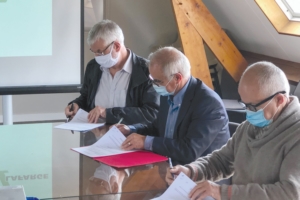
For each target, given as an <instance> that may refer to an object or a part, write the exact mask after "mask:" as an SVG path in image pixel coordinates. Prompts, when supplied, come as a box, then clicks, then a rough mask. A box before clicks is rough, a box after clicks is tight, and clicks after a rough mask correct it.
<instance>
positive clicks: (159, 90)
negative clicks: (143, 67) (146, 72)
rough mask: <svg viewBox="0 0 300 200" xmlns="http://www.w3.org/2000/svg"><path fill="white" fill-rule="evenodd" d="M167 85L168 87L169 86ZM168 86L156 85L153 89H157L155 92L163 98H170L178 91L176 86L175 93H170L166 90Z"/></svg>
mask: <svg viewBox="0 0 300 200" xmlns="http://www.w3.org/2000/svg"><path fill="white" fill-rule="evenodd" d="M171 80H172V79H171ZM171 80H170V81H169V82H168V83H167V85H168V84H169V83H170V82H171ZM167 85H166V86H167ZM166 86H157V85H155V84H153V88H154V89H155V91H156V92H157V93H158V94H159V95H161V96H169V95H173V94H174V93H175V90H176V89H177V86H178V85H176V88H175V89H174V91H173V92H168V91H167V89H166Z"/></svg>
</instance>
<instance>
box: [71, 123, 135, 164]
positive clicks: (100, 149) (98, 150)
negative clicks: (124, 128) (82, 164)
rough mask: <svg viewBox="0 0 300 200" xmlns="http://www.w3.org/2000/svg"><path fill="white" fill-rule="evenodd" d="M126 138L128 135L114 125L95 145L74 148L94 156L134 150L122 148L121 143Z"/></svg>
mask: <svg viewBox="0 0 300 200" xmlns="http://www.w3.org/2000/svg"><path fill="white" fill-rule="evenodd" d="M125 140H126V137H125V136H124V135H123V133H121V132H120V131H119V129H118V128H117V127H115V126H113V127H112V128H111V129H110V130H109V131H108V132H107V133H106V134H105V135H104V136H102V137H101V138H100V140H98V141H97V142H96V143H94V144H93V145H91V146H87V147H79V148H72V149H73V150H74V151H77V152H78V153H81V154H83V155H86V156H89V157H92V158H94V157H103V156H112V155H117V154H124V153H129V152H133V151H124V150H122V149H121V145H122V143H123V142H124V141H125Z"/></svg>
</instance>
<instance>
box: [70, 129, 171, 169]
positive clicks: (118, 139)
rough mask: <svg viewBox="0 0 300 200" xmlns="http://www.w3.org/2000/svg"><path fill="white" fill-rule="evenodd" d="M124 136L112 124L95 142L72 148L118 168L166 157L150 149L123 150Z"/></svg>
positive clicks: (152, 161) (158, 160)
mask: <svg viewBox="0 0 300 200" xmlns="http://www.w3.org/2000/svg"><path fill="white" fill-rule="evenodd" d="M125 140H126V137H125V136H124V135H123V134H122V133H121V132H120V131H119V129H118V128H117V127H115V126H113V127H112V128H111V129H110V130H109V131H108V132H107V133H106V134H105V135H104V136H102V137H101V138H100V140H98V141H97V142H96V143H94V144H93V145H91V146H87V147H79V148H72V150H74V151H77V152H78V153H81V154H83V155H86V156H89V157H92V158H94V160H97V161H99V162H102V163H104V164H107V165H109V166H113V167H118V168H127V167H132V166H139V165H146V164H151V163H156V162H162V161H165V160H167V157H165V156H161V155H158V154H155V153H153V152H150V151H124V150H122V149H121V145H122V143H123V142H124V141H125Z"/></svg>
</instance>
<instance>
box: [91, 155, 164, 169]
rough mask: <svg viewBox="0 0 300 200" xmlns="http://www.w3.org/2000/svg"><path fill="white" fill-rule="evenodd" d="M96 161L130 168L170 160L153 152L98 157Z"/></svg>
mask: <svg viewBox="0 0 300 200" xmlns="http://www.w3.org/2000/svg"><path fill="white" fill-rule="evenodd" d="M94 160H97V161H99V162H102V163H104V164H106V165H109V166H112V167H117V168H128V167H134V166H140V165H147V164H152V163H157V162H163V161H166V160H168V158H167V157H165V156H161V155H158V154H155V153H153V152H151V151H135V152H130V153H124V154H119V155H113V156H104V157H96V158H94Z"/></svg>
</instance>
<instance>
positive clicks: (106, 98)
mask: <svg viewBox="0 0 300 200" xmlns="http://www.w3.org/2000/svg"><path fill="white" fill-rule="evenodd" d="M87 42H88V44H89V46H90V50H91V51H92V52H93V53H94V54H95V59H93V60H91V61H90V62H89V63H88V65H87V68H86V71H85V76H84V83H83V86H82V88H81V90H80V94H81V95H80V96H79V97H78V98H77V99H75V100H74V101H72V102H70V103H69V105H68V106H67V107H66V108H65V114H66V116H69V117H72V116H74V115H75V114H76V112H77V110H78V109H79V108H82V109H84V110H86V111H87V112H89V115H88V119H89V122H92V123H96V122H97V121H98V120H99V118H100V119H104V120H105V121H106V123H108V124H114V123H117V122H118V121H119V120H120V119H122V118H123V123H125V124H132V123H144V124H148V123H151V122H152V121H153V120H154V119H155V118H156V115H157V112H158V107H159V96H158V95H157V94H156V92H155V90H154V88H153V87H152V84H151V83H150V82H149V77H148V76H149V71H148V68H147V66H146V60H145V59H144V58H141V57H139V56H137V55H135V54H134V53H133V52H132V51H131V50H130V49H127V48H126V47H125V45H124V35H123V32H122V30H121V28H120V27H119V26H118V25H117V24H116V23H115V22H113V21H110V20H103V21H101V22H99V23H97V24H95V25H94V26H93V28H92V29H91V30H90V32H89V34H88V39H87Z"/></svg>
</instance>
